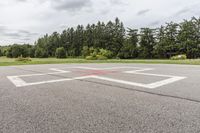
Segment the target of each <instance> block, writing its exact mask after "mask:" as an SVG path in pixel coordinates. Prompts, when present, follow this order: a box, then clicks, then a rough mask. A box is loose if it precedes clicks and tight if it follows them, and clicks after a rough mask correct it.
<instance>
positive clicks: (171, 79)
mask: <svg viewBox="0 0 200 133" xmlns="http://www.w3.org/2000/svg"><path fill="white" fill-rule="evenodd" d="M68 68H78V69H86V70H112V69H122V68H132V69H137V70H132V71H124V72H123V73H129V74H136V75H145V76H157V77H166V78H168V79H165V80H161V81H157V82H154V83H150V84H143V83H137V82H130V81H125V80H119V79H113V78H107V77H102V76H95V75H90V76H81V77H74V78H63V79H57V80H47V81H40V82H33V83H27V82H25V81H24V80H22V79H21V77H30V76H42V75H50V74H51V75H53V74H61V73H69V72H70V71H64V70H61V69H57V68H51V69H50V70H52V71H56V72H52V73H43V74H27V75H18V76H8V77H7V78H8V79H9V80H10V81H11V82H12V83H13V84H14V85H15V86H16V87H23V86H31V85H40V84H47V83H56V82H63V81H72V80H78V79H87V78H95V79H100V80H105V81H110V82H115V83H121V84H126V85H132V86H138V87H144V88H149V89H153V88H157V87H161V86H163V85H167V84H170V83H173V82H176V81H179V80H182V79H185V78H186V77H179V76H173V75H163V74H153V73H141V72H143V71H150V70H154V69H153V68H139V67H124V66H122V67H110V68H91V67H82V66H80V67H68Z"/></svg>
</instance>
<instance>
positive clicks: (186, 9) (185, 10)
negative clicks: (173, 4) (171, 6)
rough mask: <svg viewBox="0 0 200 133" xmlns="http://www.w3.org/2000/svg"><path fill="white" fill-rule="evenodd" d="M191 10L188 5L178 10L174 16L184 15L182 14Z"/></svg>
mask: <svg viewBox="0 0 200 133" xmlns="http://www.w3.org/2000/svg"><path fill="white" fill-rule="evenodd" d="M189 11H190V9H189V8H188V7H186V8H183V9H181V10H179V11H177V12H176V13H175V14H174V16H179V15H182V14H184V13H187V12H189Z"/></svg>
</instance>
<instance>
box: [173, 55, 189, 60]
mask: <svg viewBox="0 0 200 133" xmlns="http://www.w3.org/2000/svg"><path fill="white" fill-rule="evenodd" d="M170 59H171V60H186V59H187V56H186V55H176V56H172V57H171V58H170Z"/></svg>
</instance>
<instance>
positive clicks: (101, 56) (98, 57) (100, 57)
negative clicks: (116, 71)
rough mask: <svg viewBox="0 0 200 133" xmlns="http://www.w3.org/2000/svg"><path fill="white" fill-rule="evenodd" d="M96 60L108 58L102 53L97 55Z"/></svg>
mask: <svg viewBox="0 0 200 133" xmlns="http://www.w3.org/2000/svg"><path fill="white" fill-rule="evenodd" d="M96 57H97V60H107V59H108V58H107V57H105V56H103V55H97V56H96Z"/></svg>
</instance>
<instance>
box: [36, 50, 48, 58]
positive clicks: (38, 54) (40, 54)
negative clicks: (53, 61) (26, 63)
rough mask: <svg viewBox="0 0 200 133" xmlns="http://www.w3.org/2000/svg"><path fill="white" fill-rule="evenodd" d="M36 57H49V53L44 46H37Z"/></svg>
mask: <svg viewBox="0 0 200 133" xmlns="http://www.w3.org/2000/svg"><path fill="white" fill-rule="evenodd" d="M35 57H37V58H47V57H48V53H47V51H46V50H45V49H43V48H37V49H36V51H35Z"/></svg>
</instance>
